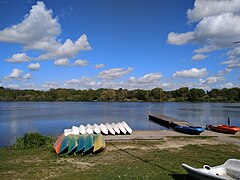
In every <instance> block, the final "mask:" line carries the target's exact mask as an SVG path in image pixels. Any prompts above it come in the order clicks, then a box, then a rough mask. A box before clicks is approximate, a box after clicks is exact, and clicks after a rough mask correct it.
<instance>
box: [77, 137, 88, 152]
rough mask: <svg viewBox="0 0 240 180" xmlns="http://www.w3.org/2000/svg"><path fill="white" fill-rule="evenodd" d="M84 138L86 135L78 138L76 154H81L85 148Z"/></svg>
mask: <svg viewBox="0 0 240 180" xmlns="http://www.w3.org/2000/svg"><path fill="white" fill-rule="evenodd" d="M86 137H87V135H82V136H79V138H78V146H77V150H76V153H81V152H83V150H84V148H85V143H86Z"/></svg>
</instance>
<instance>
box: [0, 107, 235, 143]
mask: <svg viewBox="0 0 240 180" xmlns="http://www.w3.org/2000/svg"><path fill="white" fill-rule="evenodd" d="M148 113H151V114H155V115H157V114H164V115H168V116H171V117H175V118H177V119H181V120H186V121H188V122H189V123H191V124H193V125H200V126H203V127H205V126H206V124H226V123H227V118H228V117H230V120H231V124H232V125H236V126H240V103H176V102H166V103H151V102H0V147H2V146H9V145H12V144H13V143H14V142H15V141H16V138H17V137H19V136H22V135H23V134H24V133H26V132H39V133H41V134H44V135H49V134H51V135H53V136H56V135H59V134H61V133H62V132H63V130H64V129H66V128H71V127H72V126H73V125H75V126H79V125H80V124H83V125H86V124H88V123H89V124H94V123H97V124H100V123H107V122H108V123H112V122H121V121H125V122H127V123H128V124H129V126H130V127H131V128H132V129H134V130H158V129H159V130H163V129H166V128H165V127H162V126H160V125H158V124H155V123H154V122H152V121H149V119H148Z"/></svg>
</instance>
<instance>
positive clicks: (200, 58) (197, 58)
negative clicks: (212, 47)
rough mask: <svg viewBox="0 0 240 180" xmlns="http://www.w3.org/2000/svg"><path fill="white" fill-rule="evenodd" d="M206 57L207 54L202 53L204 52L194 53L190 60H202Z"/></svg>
mask: <svg viewBox="0 0 240 180" xmlns="http://www.w3.org/2000/svg"><path fill="white" fill-rule="evenodd" d="M207 57H208V55H204V54H195V55H194V56H193V57H192V60H194V61H197V60H204V59H206V58H207Z"/></svg>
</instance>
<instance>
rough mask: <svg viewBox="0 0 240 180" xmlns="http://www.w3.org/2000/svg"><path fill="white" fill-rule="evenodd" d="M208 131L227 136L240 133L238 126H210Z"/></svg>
mask: <svg viewBox="0 0 240 180" xmlns="http://www.w3.org/2000/svg"><path fill="white" fill-rule="evenodd" d="M208 129H209V130H211V131H215V132H220V133H226V134H235V133H236V132H238V131H239V129H240V128H239V127H237V126H227V125H209V126H208Z"/></svg>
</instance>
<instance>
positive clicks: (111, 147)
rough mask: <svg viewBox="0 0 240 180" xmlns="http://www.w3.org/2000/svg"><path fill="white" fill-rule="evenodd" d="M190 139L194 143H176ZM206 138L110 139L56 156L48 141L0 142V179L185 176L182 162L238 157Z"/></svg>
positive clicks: (229, 147) (234, 149)
mask: <svg viewBox="0 0 240 180" xmlns="http://www.w3.org/2000/svg"><path fill="white" fill-rule="evenodd" d="M191 141H196V143H193V144H189V143H187V144H188V145H186V146H185V145H182V144H183V142H191ZM198 142H199V143H198ZM211 142H214V138H206V139H196V138H183V137H181V138H167V140H164V141H160V140H158V141H133V140H131V141H122V142H121V141H112V142H107V143H106V145H107V149H106V150H105V151H103V152H101V153H99V154H96V155H93V156H91V155H86V156H66V155H60V156H59V157H58V156H57V155H56V154H55V153H54V151H53V149H52V148H51V147H39V148H30V149H18V150H16V149H14V148H13V147H9V148H0V175H1V179H188V176H187V175H186V172H185V170H184V169H183V168H182V167H181V164H182V163H187V164H189V165H191V166H195V167H202V166H203V165H204V164H209V165H210V166H214V165H218V164H222V163H223V162H224V161H225V160H226V159H228V158H238V159H240V148H239V146H236V145H234V144H221V143H220V144H214V145H211ZM169 143H173V144H172V146H169ZM176 145H178V146H176Z"/></svg>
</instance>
